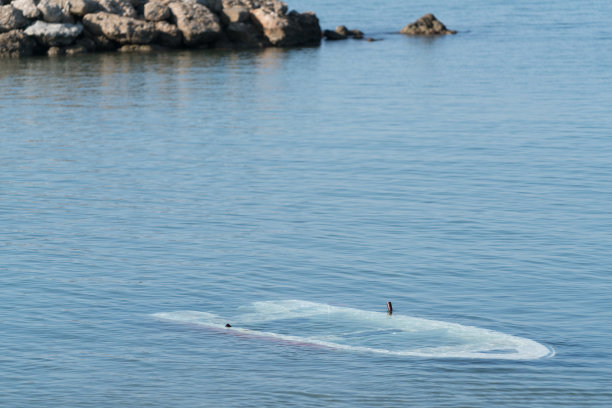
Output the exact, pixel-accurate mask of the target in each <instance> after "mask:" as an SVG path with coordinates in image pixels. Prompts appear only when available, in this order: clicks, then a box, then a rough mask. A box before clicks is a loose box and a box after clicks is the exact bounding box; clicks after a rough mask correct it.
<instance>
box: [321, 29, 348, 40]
mask: <svg viewBox="0 0 612 408" xmlns="http://www.w3.org/2000/svg"><path fill="white" fill-rule="evenodd" d="M323 37H325V39H326V40H329V41H338V40H346V39H347V38H348V37H347V36H346V35H344V34H340V33H339V32H337V31H332V30H325V31H323Z"/></svg>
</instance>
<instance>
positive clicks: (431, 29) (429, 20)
mask: <svg viewBox="0 0 612 408" xmlns="http://www.w3.org/2000/svg"><path fill="white" fill-rule="evenodd" d="M400 33H402V34H406V35H444V34H457V31H455V30H449V29H447V28H446V26H445V25H444V24H442V23H441V22H440V21H438V19H437V18H436V16H434V15H433V14H425V15H424V16H423V17H421V18H419V19H418V20H417V21H415V22H414V23H411V24H408V25H407V26H405V27H404V28H402V30H401V31H400Z"/></svg>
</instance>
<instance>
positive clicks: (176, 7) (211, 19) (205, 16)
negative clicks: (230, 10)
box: [169, 2, 222, 46]
mask: <svg viewBox="0 0 612 408" xmlns="http://www.w3.org/2000/svg"><path fill="white" fill-rule="evenodd" d="M169 7H170V11H171V13H172V17H171V21H172V22H173V23H175V24H176V26H177V27H178V29H179V31H180V32H181V34H183V42H184V43H185V45H187V46H197V45H205V44H210V43H213V42H214V41H215V40H216V39H217V38H219V37H220V36H221V33H222V30H221V24H219V19H218V18H217V16H216V15H215V14H213V13H212V12H211V11H210V10H209V9H208V8H207V7H206V6H203V5H201V4H198V3H178V2H176V3H170V4H169Z"/></svg>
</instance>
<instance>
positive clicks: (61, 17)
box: [37, 0, 72, 23]
mask: <svg viewBox="0 0 612 408" xmlns="http://www.w3.org/2000/svg"><path fill="white" fill-rule="evenodd" d="M37 7H38V10H40V13H41V14H42V19H43V20H44V21H46V22H48V23H61V22H71V21H72V18H71V17H70V5H69V2H68V0H40V2H39V3H38V6H37Z"/></svg>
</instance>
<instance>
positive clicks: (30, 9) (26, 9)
mask: <svg viewBox="0 0 612 408" xmlns="http://www.w3.org/2000/svg"><path fill="white" fill-rule="evenodd" d="M11 6H13V7H15V8H16V9H17V10H20V11H21V13H22V14H23V16H24V17H25V18H32V19H34V18H38V16H40V10H39V9H38V7H36V3H34V0H14V1H13V2H12V3H11Z"/></svg>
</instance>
